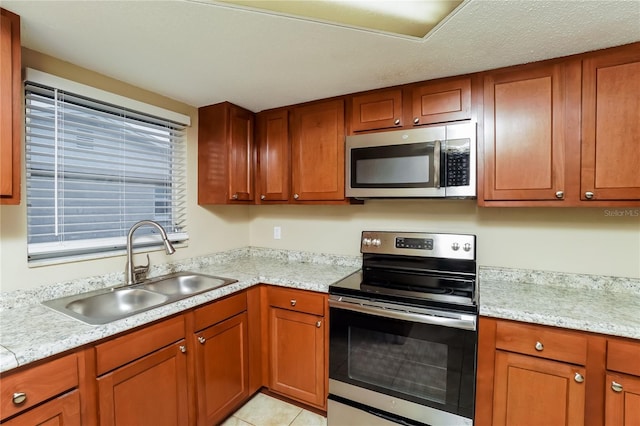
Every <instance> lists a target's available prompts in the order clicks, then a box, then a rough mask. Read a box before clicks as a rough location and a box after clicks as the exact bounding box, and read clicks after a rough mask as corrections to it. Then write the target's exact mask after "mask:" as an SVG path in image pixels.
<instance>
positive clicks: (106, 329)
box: [0, 248, 361, 372]
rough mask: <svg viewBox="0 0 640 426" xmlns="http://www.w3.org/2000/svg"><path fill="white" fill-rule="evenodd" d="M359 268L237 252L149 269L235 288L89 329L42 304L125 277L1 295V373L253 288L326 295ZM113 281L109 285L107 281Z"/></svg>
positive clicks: (320, 258) (329, 259) (354, 262)
mask: <svg viewBox="0 0 640 426" xmlns="http://www.w3.org/2000/svg"><path fill="white" fill-rule="evenodd" d="M360 266H361V259H360V257H346V256H333V255H317V254H311V253H305V252H285V251H282V250H270V249H256V248H247V249H238V250H234V251H231V252H225V253H222V254H219V255H212V256H210V257H205V258H198V259H193V260H188V261H184V262H181V263H177V264H172V265H162V266H160V267H157V268H155V270H152V273H151V274H150V277H154V276H159V275H164V274H167V273H172V272H177V271H190V272H197V273H202V274H207V275H214V276H220V277H225V278H233V279H236V280H238V282H237V283H233V284H230V285H227V286H225V287H222V288H219V289H214V290H211V291H208V292H205V293H201V294H199V295H196V296H192V297H189V298H186V299H183V300H180V301H177V302H174V303H170V304H168V305H165V306H161V307H158V308H155V309H152V310H149V311H146V312H142V313H140V314H136V315H133V316H130V317H127V318H123V319H121V320H118V321H114V322H111V323H108V324H105V325H98V326H95V325H88V324H85V323H83V322H81V321H79V320H76V319H73V318H71V317H68V316H66V315H63V314H61V313H59V312H56V311H54V310H52V309H50V308H48V307H46V306H44V305H42V304H41V303H40V302H41V301H43V300H48V299H52V298H56V297H62V296H67V295H70V294H79V293H82V292H85V291H89V290H95V289H96V288H104V287H109V286H113V285H118V284H120V283H122V282H123V281H122V278H123V274H113V275H110V276H108V277H92V278H89V279H85V280H76V281H73V282H69V283H61V284H57V285H53V286H43V287H42V288H39V289H37V290H35V291H28V292H17V293H16V292H14V293H13V294H8V295H7V294H3V295H2V300H0V325H1V331H0V372H4V371H7V370H10V369H12V368H15V367H18V366H23V365H26V364H29V363H31V362H34V361H37V360H40V359H43V358H46V357H48V356H51V355H55V354H59V353H62V352H65V351H67V350H70V349H74V348H78V347H81V346H83V345H87V344H90V343H92V342H95V341H97V340H100V339H103V338H105V337H109V336H113V335H115V334H118V333H121V332H123V331H127V330H130V329H133V328H135V327H138V326H141V325H144V324H147V323H150V322H152V321H156V320H158V319H162V318H164V317H167V316H169V315H172V314H176V313H179V312H182V311H184V310H187V309H190V308H193V307H195V306H198V305H201V304H203V303H207V302H210V301H213V300H216V299H218V298H221V297H223V296H226V295H229V294H231V293H234V292H236V291H239V290H243V289H246V288H248V287H251V286H253V285H255V284H257V283H268V284H274V285H280V286H286V287H291V288H299V289H304V290H313V291H319V292H325V293H326V292H328V289H329V285H330V284H333V283H334V282H336V281H338V280H340V279H342V278H344V277H346V276H348V275H350V274H352V273H353V272H355V271H357V270H358V269H359V268H360ZM110 281H113V282H110Z"/></svg>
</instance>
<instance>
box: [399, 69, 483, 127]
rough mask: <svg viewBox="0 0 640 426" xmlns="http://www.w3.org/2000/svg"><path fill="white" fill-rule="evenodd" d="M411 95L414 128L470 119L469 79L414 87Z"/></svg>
mask: <svg viewBox="0 0 640 426" xmlns="http://www.w3.org/2000/svg"><path fill="white" fill-rule="evenodd" d="M411 93H412V106H413V108H412V112H413V116H412V118H411V120H412V123H413V125H414V126H421V125H423V124H433V123H444V122H447V121H458V120H469V119H470V118H471V78H462V79H457V80H447V81H441V82H435V83H428V84H425V85H421V86H415V87H413V88H412V90H411Z"/></svg>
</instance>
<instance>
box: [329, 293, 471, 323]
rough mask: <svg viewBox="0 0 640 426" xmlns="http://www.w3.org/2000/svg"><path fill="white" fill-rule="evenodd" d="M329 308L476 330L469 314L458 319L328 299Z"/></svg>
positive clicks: (461, 315) (459, 315) (460, 315)
mask: <svg viewBox="0 0 640 426" xmlns="http://www.w3.org/2000/svg"><path fill="white" fill-rule="evenodd" d="M329 307H331V308H336V309H344V310H347V311H354V312H361V313H363V314H371V315H378V316H381V317H386V318H394V319H399V320H404V321H412V322H419V323H422V324H430V325H439V326H443V327H452V328H459V329H462V330H471V331H475V330H476V322H477V321H476V316H475V315H469V314H457V315H458V318H450V317H445V316H437V315H430V314H425V313H414V312H407V311H404V310H399V309H393V308H387V307H385V308H382V307H379V306H374V305H370V304H366V303H352V302H344V301H340V300H334V299H329Z"/></svg>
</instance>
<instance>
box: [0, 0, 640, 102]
mask: <svg viewBox="0 0 640 426" xmlns="http://www.w3.org/2000/svg"><path fill="white" fill-rule="evenodd" d="M0 4H1V5H2V7H3V8H5V9H9V10H11V11H13V12H15V13H17V14H19V15H21V17H22V44H23V46H25V47H28V48H30V49H33V50H36V51H39V52H43V53H46V54H48V55H51V56H54V57H57V58H60V59H62V60H65V61H68V62H71V63H73V64H76V65H79V66H81V67H84V68H88V69H91V70H93V71H97V72H99V73H102V74H104V75H107V76H109V77H113V78H116V79H118V80H121V81H124V82H126V83H130V84H133V85H135V86H138V87H141V88H143V89H147V90H150V91H153V92H156V93H158V94H161V95H164V96H167V97H170V98H173V99H175V100H178V101H182V102H184V103H187V104H189V105H193V106H196V107H199V106H203V105H209V104H212V103H216V102H220V101H225V100H227V101H230V102H233V103H235V104H238V105H240V106H243V107H245V108H248V109H250V110H252V111H256V112H257V111H261V110H263V109H268V108H272V107H277V106H283V105H290V104H295V103H299V102H304V101H309V100H313V99H319V98H325V97H330V96H335V95H341V94H346V93H352V92H357V91H361V90H368V89H374V88H379V87H386V86H392V85H396V84H404V83H410V82H414V81H420V80H429V79H433V78H438V77H444V76H451V75H458V74H464V73H469V72H475V71H481V70H487V69H492V68H497V67H501V66H506V65H513V64H519V63H525V62H531V61H536V60H540V59H547V58H553V57H558V56H564V55H569V54H573V53H579V52H584V51H589V50H595V49H600V48H604V47H610V46H616V45H621V44H626V43H630V42H634V41H640V1H639V0H632V1H599V0H592V1H585V0H581V1H538V0H507V1H498V0H468V1H465V2H464V3H463V4H462V6H461V7H460V8H458V9H457V11H456V12H455V13H454V15H453V16H450V17H449V18H448V19H447V20H446V21H445V22H444V23H443V24H442V25H441V26H439V27H438V28H437V29H436V30H435V31H434V32H432V33H431V34H430V35H429V36H428V37H427V38H426V39H425V40H411V39H407V38H401V37H395V36H391V35H386V34H381V33H374V32H366V31H362V30H356V29H349V28H345V27H342V26H335V25H329V24H325V23H318V22H312V21H308V20H301V19H294V18H290V17H285V16H277V15H269V14H265V13H260V12H256V11H250V10H245V9H239V8H234V7H229V6H224V5H221V4H215V3H214V2H212V1H208V0H192V1H181V0H173V1H144V0H136V1H98V0H91V1H88V0H85V1H77V0H76V1H56V0H48V1H33V0H31V1H22V0H19V1H14V0H1V2H0Z"/></svg>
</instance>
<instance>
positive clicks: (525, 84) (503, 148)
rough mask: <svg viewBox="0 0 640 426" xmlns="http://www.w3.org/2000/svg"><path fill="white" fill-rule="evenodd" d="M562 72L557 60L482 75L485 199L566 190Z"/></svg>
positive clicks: (556, 194)
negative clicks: (551, 62) (555, 62)
mask: <svg viewBox="0 0 640 426" xmlns="http://www.w3.org/2000/svg"><path fill="white" fill-rule="evenodd" d="M564 89H565V85H564V72H563V66H562V65H560V64H551V65H543V66H535V67H527V68H526V69H516V70H511V71H503V72H498V73H490V74H487V75H486V76H485V78H484V165H483V167H482V169H483V172H484V200H557V201H562V200H563V199H564V194H565V162H564V155H565V141H564V135H565V133H564V128H565V115H564V110H565V109H564V102H565V95H564Z"/></svg>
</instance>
